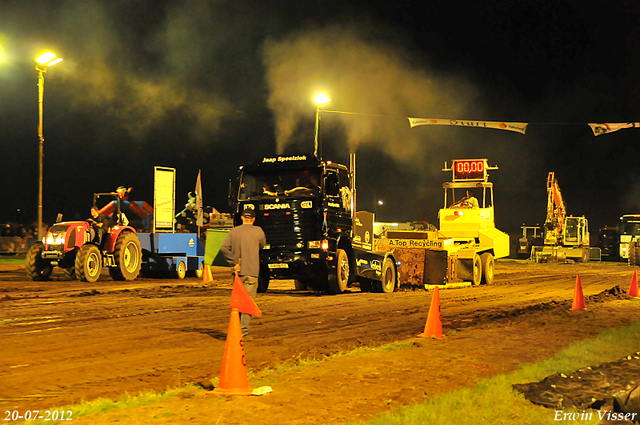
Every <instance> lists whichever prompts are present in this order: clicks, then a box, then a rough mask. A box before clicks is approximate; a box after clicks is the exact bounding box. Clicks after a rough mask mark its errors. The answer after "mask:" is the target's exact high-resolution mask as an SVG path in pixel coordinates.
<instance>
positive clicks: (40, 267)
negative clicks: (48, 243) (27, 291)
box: [25, 243, 53, 280]
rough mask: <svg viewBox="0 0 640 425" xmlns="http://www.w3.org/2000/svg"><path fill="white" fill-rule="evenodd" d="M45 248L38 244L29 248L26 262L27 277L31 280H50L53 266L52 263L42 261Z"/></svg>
mask: <svg viewBox="0 0 640 425" xmlns="http://www.w3.org/2000/svg"><path fill="white" fill-rule="evenodd" d="M43 250H44V246H43V245H42V244H41V243H37V244H35V245H33V246H32V247H31V248H29V251H27V257H26V262H25V270H26V272H27V277H28V278H29V279H31V280H49V276H51V272H52V271H53V266H52V265H51V262H50V261H47V260H43V259H42V251H43Z"/></svg>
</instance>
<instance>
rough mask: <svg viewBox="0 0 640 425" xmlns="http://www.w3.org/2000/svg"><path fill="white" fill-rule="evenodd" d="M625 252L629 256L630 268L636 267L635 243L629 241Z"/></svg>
mask: <svg viewBox="0 0 640 425" xmlns="http://www.w3.org/2000/svg"><path fill="white" fill-rule="evenodd" d="M627 252H628V254H629V265H630V266H636V265H638V261H637V259H636V254H637V251H636V243H635V242H633V241H631V242H629V246H628V247H627Z"/></svg>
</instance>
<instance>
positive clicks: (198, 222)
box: [195, 170, 204, 227]
mask: <svg viewBox="0 0 640 425" xmlns="http://www.w3.org/2000/svg"><path fill="white" fill-rule="evenodd" d="M201 173H202V170H198V179H197V180H196V190H195V192H196V207H197V210H198V212H197V216H196V225H197V226H198V227H202V226H204V214H203V210H202V182H201V180H200V174H201Z"/></svg>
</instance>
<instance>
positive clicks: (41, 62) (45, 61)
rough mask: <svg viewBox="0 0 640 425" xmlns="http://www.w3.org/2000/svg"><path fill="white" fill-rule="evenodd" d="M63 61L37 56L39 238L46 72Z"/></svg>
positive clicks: (40, 230) (44, 55) (39, 236)
mask: <svg viewBox="0 0 640 425" xmlns="http://www.w3.org/2000/svg"><path fill="white" fill-rule="evenodd" d="M60 62H62V58H58V57H56V55H54V54H53V53H51V52H47V53H43V54H42V55H40V56H38V57H37V58H36V71H38V139H39V141H40V143H39V144H40V147H39V154H38V158H39V161H38V162H39V181H38V240H40V241H41V240H42V238H43V237H44V235H43V232H42V192H43V190H42V182H43V179H42V175H43V160H44V132H43V115H44V114H43V110H44V74H45V73H46V72H47V66H53V65H55V64H57V63H60Z"/></svg>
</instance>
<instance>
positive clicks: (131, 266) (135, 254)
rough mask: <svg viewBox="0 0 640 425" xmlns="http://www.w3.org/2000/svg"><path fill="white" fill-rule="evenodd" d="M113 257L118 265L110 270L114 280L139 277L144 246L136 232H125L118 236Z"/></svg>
mask: <svg viewBox="0 0 640 425" xmlns="http://www.w3.org/2000/svg"><path fill="white" fill-rule="evenodd" d="M113 257H114V259H115V261H116V267H115V268H113V267H112V268H111V269H110V270H109V272H110V273H111V277H113V279H114V280H134V279H135V278H137V277H138V275H139V274H140V267H141V266H142V247H141V246H140V240H139V239H138V237H137V236H136V235H135V233H131V232H125V233H121V234H120V236H118V240H117V241H116V246H115V248H114V249H113Z"/></svg>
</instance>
